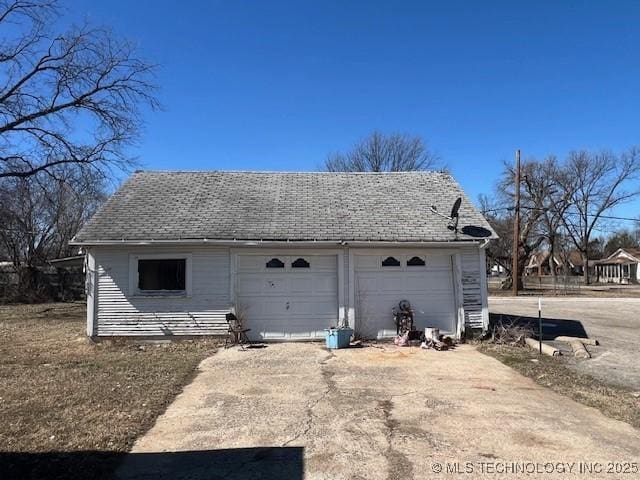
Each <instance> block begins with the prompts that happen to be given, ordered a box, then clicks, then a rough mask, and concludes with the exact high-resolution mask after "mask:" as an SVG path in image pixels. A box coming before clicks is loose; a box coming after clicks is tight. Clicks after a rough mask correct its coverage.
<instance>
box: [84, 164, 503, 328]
mask: <svg viewBox="0 0 640 480" xmlns="http://www.w3.org/2000/svg"><path fill="white" fill-rule="evenodd" d="M457 199H460V201H461V202H462V203H461V205H460V209H459V214H460V215H459V223H458V225H457V228H456V226H455V225H452V224H451V221H450V219H449V217H448V216H447V215H446V214H448V213H449V212H450V211H451V208H452V205H453V204H454V202H456V200H457ZM443 217H444V218H443ZM491 238H495V233H494V232H493V231H492V230H491V227H490V226H489V224H488V223H487V221H486V220H485V219H484V217H483V216H482V215H481V214H480V213H479V212H478V211H477V210H476V209H475V208H474V207H473V205H472V204H471V202H470V201H469V200H468V198H467V197H466V195H465V194H464V192H463V191H462V189H461V188H460V186H459V185H458V184H457V183H456V182H455V180H454V179H453V178H452V177H451V176H450V175H448V174H445V173H438V172H402V173H265V172H139V173H136V174H135V175H133V176H132V177H131V178H130V179H129V180H128V181H127V182H125V184H124V185H123V186H122V187H121V188H120V189H119V190H118V191H117V192H116V193H115V194H114V195H113V196H112V197H111V198H110V199H109V201H107V203H106V204H105V205H104V206H103V207H102V208H101V209H100V211H99V212H98V213H97V214H96V215H95V216H94V217H93V219H91V220H90V221H89V222H88V223H87V225H85V227H84V228H83V229H82V231H81V232H79V233H78V235H77V236H76V238H75V239H74V241H73V242H72V243H73V244H74V245H78V246H81V247H82V248H83V249H84V250H85V251H86V254H87V286H88V291H87V303H88V305H87V307H88V308H87V333H88V334H89V335H90V336H92V337H93V336H99V337H109V336H118V335H128V336H171V335H173V336H180V335H217V334H226V332H227V323H226V320H225V317H226V314H227V313H229V312H235V313H236V314H242V316H243V321H244V324H245V326H246V327H247V328H250V329H251V332H250V336H252V337H253V338H255V339H260V340H312V339H321V338H323V337H324V335H325V333H324V329H325V328H327V327H330V326H335V325H345V324H346V325H349V326H350V327H353V328H355V330H356V332H357V333H358V334H360V335H361V336H363V337H370V338H371V337H373V338H376V337H377V338H382V337H389V336H393V335H395V333H396V330H395V326H394V324H393V318H392V313H391V309H392V308H393V307H394V306H396V305H397V304H398V302H399V301H400V300H403V299H406V300H408V301H409V302H410V303H411V305H412V307H413V309H414V312H415V322H416V327H418V328H424V327H427V326H433V327H437V328H440V330H441V331H442V332H444V333H449V334H452V335H454V336H456V337H460V336H462V335H464V334H465V333H468V332H470V331H471V330H476V331H482V330H486V328H487V325H488V320H489V315H488V308H487V281H486V280H487V279H486V264H485V252H484V247H486V245H487V243H488V242H489V240H490V239H491Z"/></svg>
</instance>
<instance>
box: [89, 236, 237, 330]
mask: <svg viewBox="0 0 640 480" xmlns="http://www.w3.org/2000/svg"><path fill="white" fill-rule="evenodd" d="M94 253H95V256H96V270H97V275H98V282H97V287H98V295H97V298H98V302H97V304H98V305H97V322H96V334H97V335H98V336H114V335H123V336H142V335H164V336H170V335H221V334H225V333H226V331H227V322H226V319H225V314H226V313H228V312H229V311H230V309H231V303H232V302H231V299H230V292H229V285H230V279H229V275H230V273H229V250H228V249H212V248H206V247H198V248H186V249H175V248H174V249H170V248H163V249H157V248H154V249H149V248H136V249H132V248H127V249H125V248H122V249H101V248H96V249H95V250H94ZM146 253H154V254H164V253H175V254H185V253H188V254H191V255H192V271H191V276H192V277H191V278H192V290H191V295H190V296H188V297H161V296H152V297H149V296H135V295H131V294H130V292H129V275H130V272H129V256H130V255H131V254H146Z"/></svg>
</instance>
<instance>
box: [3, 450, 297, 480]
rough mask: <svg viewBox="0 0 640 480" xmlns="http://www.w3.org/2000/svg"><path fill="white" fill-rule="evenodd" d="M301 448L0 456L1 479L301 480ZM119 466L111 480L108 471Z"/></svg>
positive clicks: (44, 453) (17, 454) (51, 453)
mask: <svg viewBox="0 0 640 480" xmlns="http://www.w3.org/2000/svg"><path fill="white" fill-rule="evenodd" d="M303 454H304V448H302V447H260V448H229V449H223V450H202V451H187V452H162V453H128V454H127V453H114V452H99V451H83V452H42V453H19V452H0V478H1V479H2V480H9V479H11V480H14V479H16V480H17V479H21V480H31V479H34V480H35V479H56V480H58V479H68V480H72V479H73V480H76V479H78V480H79V479H87V478H93V479H98V478H100V479H108V478H115V479H121V480H125V479H126V480H134V479H136V480H142V479H144V480H152V479H154V480H155V479H166V480H169V479H171V480H187V479H189V480H200V479H202V480H204V479H207V480H216V479H223V478H225V479H238V480H244V479H247V480H248V479H253V478H260V479H264V480H272V479H273V480H275V479H287V480H302V478H303V473H304V464H303ZM119 465H120V468H118V471H117V473H116V474H115V476H114V473H113V472H114V470H115V469H116V467H118V466H119Z"/></svg>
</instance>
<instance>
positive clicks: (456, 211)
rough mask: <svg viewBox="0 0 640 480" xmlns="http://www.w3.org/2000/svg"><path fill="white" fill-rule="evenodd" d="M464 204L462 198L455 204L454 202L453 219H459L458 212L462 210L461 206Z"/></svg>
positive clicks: (452, 208)
mask: <svg viewBox="0 0 640 480" xmlns="http://www.w3.org/2000/svg"><path fill="white" fill-rule="evenodd" d="M461 203H462V198H460V197H458V198H457V200H456V201H455V202H453V207H451V218H452V219H453V218H458V210H460V204H461Z"/></svg>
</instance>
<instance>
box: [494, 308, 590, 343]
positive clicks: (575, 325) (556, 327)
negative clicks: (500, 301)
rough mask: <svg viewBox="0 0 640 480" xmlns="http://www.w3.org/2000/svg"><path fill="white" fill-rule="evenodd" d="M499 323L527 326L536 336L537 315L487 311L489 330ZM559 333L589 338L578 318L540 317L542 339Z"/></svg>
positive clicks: (549, 338)
mask: <svg viewBox="0 0 640 480" xmlns="http://www.w3.org/2000/svg"><path fill="white" fill-rule="evenodd" d="M501 323H502V324H503V325H514V326H516V325H517V326H519V327H523V328H529V329H531V330H532V331H533V336H534V338H536V339H537V338H538V317H527V316H522V315H508V314H504V313H489V332H491V331H492V330H493V327H494V326H496V325H500V324H501ZM561 335H565V336H568V337H578V338H589V335H587V331H586V330H585V329H584V326H583V325H582V322H580V321H578V320H566V319H560V318H547V317H542V340H553V339H554V338H556V337H559V336H561Z"/></svg>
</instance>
